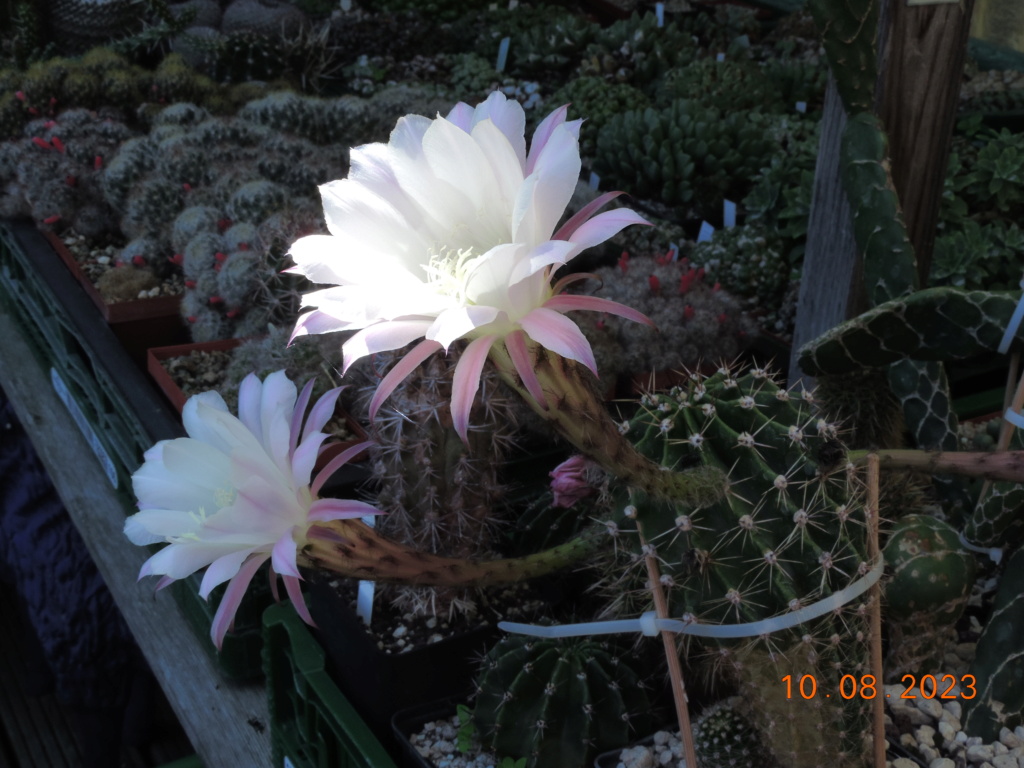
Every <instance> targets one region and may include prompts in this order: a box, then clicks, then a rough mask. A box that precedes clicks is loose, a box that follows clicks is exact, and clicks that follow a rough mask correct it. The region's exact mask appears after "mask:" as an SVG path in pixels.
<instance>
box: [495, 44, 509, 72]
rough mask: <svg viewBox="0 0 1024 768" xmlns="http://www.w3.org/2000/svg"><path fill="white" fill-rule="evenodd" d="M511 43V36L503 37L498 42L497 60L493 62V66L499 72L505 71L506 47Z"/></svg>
mask: <svg viewBox="0 0 1024 768" xmlns="http://www.w3.org/2000/svg"><path fill="white" fill-rule="evenodd" d="M511 43H512V38H510V37H503V38H501V42H500V43H498V61H497V62H496V63H495V65H494V68H495V69H496V70H498V71H499V72H504V71H505V63H506V62H507V61H508V47H509V45H511Z"/></svg>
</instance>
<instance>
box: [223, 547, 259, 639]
mask: <svg viewBox="0 0 1024 768" xmlns="http://www.w3.org/2000/svg"><path fill="white" fill-rule="evenodd" d="M266 559H267V557H266V556H263V557H259V556H254V557H251V558H249V559H248V560H247V561H246V562H245V563H243V564H242V567H241V568H239V569H238V573H236V574H235V576H234V578H232V579H231V581H230V582H228V588H227V589H226V590H224V597H223V598H221V601H220V605H218V606H217V612H216V613H215V614H214V615H213V622H212V623H211V625H210V637H211V638H212V639H213V644H214V645H216V646H217V649H218V650H220V648H221V646H222V645H224V635H226V634H227V633H228V628H229V627H230V626H231V624H232V623H233V622H234V620H235V613H236V612H237V611H238V606H239V605H241V603H242V598H243V597H244V596H245V590H246V589H247V588H248V586H249V582H250V581H252V577H253V575H254V574H255V573H256V571H258V570H259V567H260V566H261V565H263V563H264V562H265V561H266Z"/></svg>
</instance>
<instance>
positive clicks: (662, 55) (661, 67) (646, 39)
mask: <svg viewBox="0 0 1024 768" xmlns="http://www.w3.org/2000/svg"><path fill="white" fill-rule="evenodd" d="M696 53H697V48H696V45H695V43H694V40H693V36H692V35H691V34H690V33H688V32H686V31H685V30H683V29H681V28H680V27H679V25H677V24H676V23H675V22H669V23H667V24H665V25H664V26H663V27H659V26H658V22H657V19H656V18H655V17H654V14H650V13H648V14H644V15H639V14H634V15H633V16H632V17H631V18H629V19H624V20H622V21H617V22H615V23H614V24H612V25H611V26H609V27H607V28H605V29H602V30H600V31H598V33H597V35H596V37H595V39H594V42H593V43H591V44H590V45H588V46H587V48H586V49H585V51H584V56H583V61H582V63H581V64H580V67H579V73H580V74H583V75H596V76H600V77H606V78H608V79H611V80H615V81H617V82H628V83H631V84H632V85H634V86H636V87H637V88H640V89H643V90H645V92H647V93H649V94H653V92H654V91H655V90H656V89H657V88H658V83H659V82H660V79H661V77H662V76H663V75H664V74H665V73H666V72H668V71H669V70H670V69H672V68H674V67H677V66H680V65H682V64H684V63H685V62H689V61H692V60H693V59H694V58H695V57H696Z"/></svg>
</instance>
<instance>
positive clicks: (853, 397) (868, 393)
mask: <svg viewBox="0 0 1024 768" xmlns="http://www.w3.org/2000/svg"><path fill="white" fill-rule="evenodd" d="M817 385H818V386H817V388H816V389H815V390H814V394H815V396H816V397H817V398H818V399H819V400H820V401H821V403H822V409H823V410H824V411H825V412H827V413H828V414H829V416H830V417H831V418H834V419H835V420H836V422H837V423H838V424H839V425H840V426H841V428H842V431H843V439H844V440H845V441H846V442H847V444H848V445H854V446H857V447H859V448H861V447H868V448H899V447H900V446H902V445H903V430H904V429H905V426H906V425H905V422H904V418H903V406H902V405H901V404H900V401H899V400H898V399H896V397H895V396H894V395H893V394H892V391H891V390H890V389H889V385H888V379H887V377H886V373H885V371H884V370H883V369H881V368H860V369H854V370H849V371H845V372H843V373H842V374H828V373H821V374H818V375H817Z"/></svg>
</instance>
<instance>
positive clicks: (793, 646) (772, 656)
mask: <svg viewBox="0 0 1024 768" xmlns="http://www.w3.org/2000/svg"><path fill="white" fill-rule="evenodd" d="M812 399H813V398H812V397H811V396H810V394H809V393H806V392H805V393H796V392H792V393H791V392H789V391H787V390H785V389H782V388H780V387H779V386H778V385H777V384H776V383H775V382H774V381H773V380H772V378H771V377H770V376H769V375H768V373H767V372H766V371H764V370H761V369H754V370H753V371H751V372H750V373H747V374H745V375H741V374H740V372H732V371H730V370H729V369H727V368H722V369H721V370H720V371H719V372H718V373H716V374H714V375H713V376H709V377H704V376H701V375H698V374H690V376H689V380H688V381H687V383H686V385H684V386H679V387H673V388H672V389H671V390H670V391H669V392H667V393H657V394H649V395H645V396H644V398H643V399H642V400H641V410H640V412H639V413H638V415H637V416H636V417H635V418H634V419H632V420H631V421H630V423H629V430H628V432H627V433H626V434H627V436H628V437H629V438H630V439H632V440H634V441H635V442H636V445H637V448H638V450H639V451H640V452H641V453H643V454H645V455H647V456H650V457H651V458H653V459H654V460H656V461H658V462H660V463H661V464H662V465H663V466H666V467H679V466H689V465H691V464H693V463H694V462H699V463H700V464H702V465H705V466H714V467H719V468H721V469H722V470H723V471H727V472H728V474H729V490H728V493H727V494H726V496H725V498H724V499H722V500H720V501H718V502H716V503H714V504H713V505H710V506H705V507H699V508H692V507H690V508H687V507H684V506H683V505H680V504H672V503H666V502H665V501H663V500H660V499H656V498H651V497H649V496H645V495H644V494H642V493H640V492H636V491H634V492H632V493H631V494H630V496H629V500H628V501H629V505H628V506H627V507H626V508H625V510H624V512H625V514H626V517H627V519H625V520H622V521H616V523H615V526H616V527H615V530H617V532H618V538H619V539H622V538H623V537H624V535H625V534H626V532H627V531H629V530H630V529H631V528H634V527H635V525H634V524H632V523H631V520H630V519H629V518H632V517H635V519H636V521H637V522H638V523H640V524H642V526H643V531H644V534H645V536H646V545H645V546H643V547H642V549H641V552H640V554H638V555H636V560H635V569H636V572H637V578H643V576H644V575H645V573H646V572H645V571H644V573H641V570H642V568H641V564H642V563H643V562H644V561H645V558H646V557H647V556H649V555H651V554H653V555H654V556H656V557H657V559H658V561H659V569H660V570H661V573H662V576H661V579H660V581H661V583H662V584H663V585H664V586H665V587H666V589H667V591H668V599H669V601H670V614H671V615H672V616H686V615H689V616H690V617H692V618H694V619H696V620H698V621H700V622H702V623H708V624H736V623H744V622H754V621H760V620H764V619H768V618H771V617H775V616H779V615H784V614H786V613H789V612H791V611H793V610H796V609H798V608H800V607H802V606H806V605H809V604H811V603H814V602H816V601H817V600H819V599H821V598H822V597H825V596H828V595H832V594H834V593H835V592H837V591H839V590H841V589H843V588H845V587H846V586H848V585H849V584H850V583H851V582H853V581H855V580H856V579H858V578H859V577H860V576H862V575H863V574H865V573H866V572H867V571H868V570H869V565H868V558H867V555H866V546H865V535H864V531H865V528H864V515H863V503H862V499H861V496H862V489H861V486H860V484H859V483H857V482H856V480H855V479H854V477H853V476H852V475H849V474H848V473H847V472H846V464H845V462H844V458H845V450H844V448H843V446H842V445H841V443H839V442H838V440H837V439H836V432H835V427H834V426H833V425H830V424H829V423H828V422H827V421H825V420H824V419H820V418H819V417H818V416H817V414H816V413H815V411H814V409H813V403H812ZM638 543H639V542H638ZM854 602H855V603H857V605H854V604H852V603H851V604H849V605H846V606H844V607H843V608H842V609H841V610H840V611H839V614H841V618H840V617H839V615H838V614H829V615H828V616H825V617H821V618H819V619H816V620H813V621H809V622H806V623H803V624H801V625H799V626H798V627H797V628H794V629H786V630H781V631H777V632H773V633H771V634H770V635H768V636H764V637H759V638H756V639H753V640H747V641H730V640H722V641H709V642H712V643H716V642H717V643H718V646H717V647H713V648H710V649H709V655H711V656H712V657H713V658H714V659H715V660H716V663H717V665H719V669H720V670H722V671H724V672H725V673H726V674H727V675H729V676H731V677H734V678H735V679H736V680H737V682H738V683H739V684H740V686H741V689H742V694H743V696H744V697H745V698H746V699H747V700H748V702H749V704H750V710H751V714H752V716H753V717H754V718H755V720H756V721H757V723H758V725H759V727H760V728H761V729H762V731H763V733H764V734H765V738H766V740H767V741H768V742H769V743H770V747H771V749H772V751H773V752H774V753H775V755H776V756H777V757H778V758H779V760H780V761H781V762H782V763H783V764H785V765H787V766H792V767H793V768H810V767H811V766H818V765H825V764H843V765H859V764H861V763H862V762H863V758H864V755H865V752H864V745H863V744H862V743H861V739H860V734H861V733H862V732H863V730H864V728H865V727H866V719H865V716H866V712H865V710H864V709H863V707H862V706H861V704H862V703H861V702H846V703H842V702H839V701H825V700H821V701H819V702H818V704H820V706H817V705H815V706H808V705H809V704H810V702H808V701H802V700H801V701H799V702H796V703H795V702H794V701H791V700H789V701H787V700H786V698H785V694H782V695H780V694H779V689H778V688H777V687H775V686H777V685H778V684H779V680H780V678H782V677H783V676H785V675H786V674H787V672H789V673H790V674H792V675H793V679H795V680H798V679H800V677H801V676H802V675H804V674H812V675H815V677H816V679H817V680H819V681H822V680H838V677H839V676H840V675H842V674H855V675H859V674H863V673H866V672H867V671H868V668H867V658H868V654H867V651H868V647H867V633H866V631H865V628H866V622H867V613H866V612H865V611H862V610H860V609H861V608H863V604H862V603H861V602H860V601H854ZM645 607H646V606H629V610H630V611H635V610H636V609H637V608H639V609H643V608H645ZM780 670H782V671H780ZM798 707H799V710H798Z"/></svg>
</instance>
